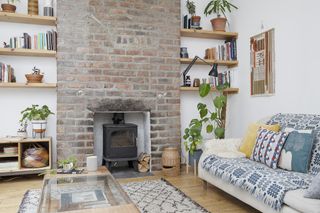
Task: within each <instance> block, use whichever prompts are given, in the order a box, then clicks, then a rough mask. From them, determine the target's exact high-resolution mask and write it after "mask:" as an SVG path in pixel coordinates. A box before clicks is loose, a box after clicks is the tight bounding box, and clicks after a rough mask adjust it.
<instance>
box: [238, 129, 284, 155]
mask: <svg viewBox="0 0 320 213" xmlns="http://www.w3.org/2000/svg"><path fill="white" fill-rule="evenodd" d="M260 127H262V128H265V129H268V130H271V131H274V132H279V130H280V125H279V124H275V125H265V124H257V123H253V124H250V125H249V127H248V130H247V133H246V135H245V136H244V138H243V141H242V144H241V146H240V152H243V153H244V154H245V155H246V157H247V158H250V156H251V153H252V150H253V148H254V145H255V144H256V139H257V136H258V135H257V133H258V130H259V128H260Z"/></svg>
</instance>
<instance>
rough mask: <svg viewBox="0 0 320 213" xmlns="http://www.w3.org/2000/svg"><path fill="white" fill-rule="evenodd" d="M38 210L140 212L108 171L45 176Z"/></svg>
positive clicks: (45, 211) (46, 212) (41, 211)
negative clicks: (97, 173)
mask: <svg viewBox="0 0 320 213" xmlns="http://www.w3.org/2000/svg"><path fill="white" fill-rule="evenodd" d="M38 212H39V213H49V212H50V213H51V212H107V213H108V212H139V211H138V209H137V208H136V207H135V205H134V204H133V203H132V201H131V200H130V198H129V197H128V196H127V194H126V193H125V192H124V191H123V189H122V188H121V186H120V185H119V183H118V182H117V181H116V180H115V179H114V178H113V177H112V175H111V174H110V173H106V174H100V175H71V176H62V177H59V176H57V177H50V178H45V179H44V183H43V188H42V194H41V199H40V205H39V208H38Z"/></svg>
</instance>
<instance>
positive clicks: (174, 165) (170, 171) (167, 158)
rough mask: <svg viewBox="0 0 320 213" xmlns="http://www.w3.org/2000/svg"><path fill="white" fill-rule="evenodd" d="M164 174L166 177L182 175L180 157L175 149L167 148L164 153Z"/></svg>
mask: <svg viewBox="0 0 320 213" xmlns="http://www.w3.org/2000/svg"><path fill="white" fill-rule="evenodd" d="M162 172H163V174H164V175H165V176H169V177H174V176H178V175H179V174H180V155H179V151H178V149H177V148H175V147H169V148H165V149H164V150H163V153H162Z"/></svg>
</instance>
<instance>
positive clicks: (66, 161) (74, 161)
mask: <svg viewBox="0 0 320 213" xmlns="http://www.w3.org/2000/svg"><path fill="white" fill-rule="evenodd" d="M77 162H78V160H77V158H76V157H75V156H70V157H69V158H67V159H63V160H59V161H58V167H59V168H60V167H63V166H64V165H67V164H70V163H72V165H73V169H75V168H76V165H77Z"/></svg>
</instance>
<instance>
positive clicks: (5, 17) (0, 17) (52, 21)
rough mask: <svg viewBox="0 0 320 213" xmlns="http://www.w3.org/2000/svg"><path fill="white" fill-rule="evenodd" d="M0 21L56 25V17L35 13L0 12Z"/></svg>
mask: <svg viewBox="0 0 320 213" xmlns="http://www.w3.org/2000/svg"><path fill="white" fill-rule="evenodd" d="M0 21H4V22H13V23H22V24H37V25H48V26H56V24H57V18H56V17H51V16H37V15H25V14H17V13H6V12H0Z"/></svg>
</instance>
